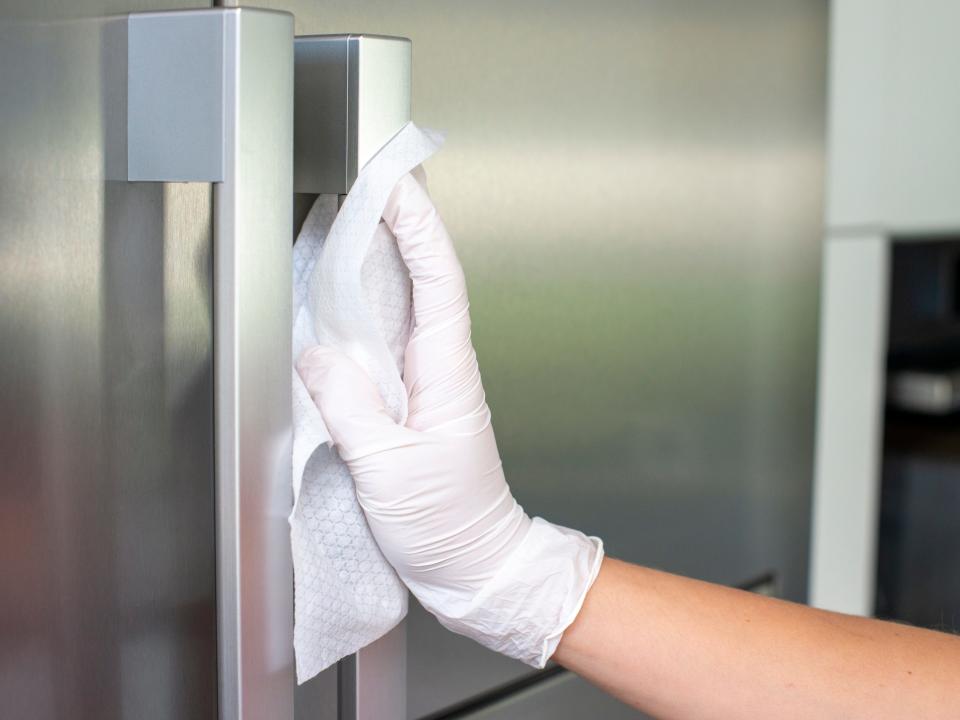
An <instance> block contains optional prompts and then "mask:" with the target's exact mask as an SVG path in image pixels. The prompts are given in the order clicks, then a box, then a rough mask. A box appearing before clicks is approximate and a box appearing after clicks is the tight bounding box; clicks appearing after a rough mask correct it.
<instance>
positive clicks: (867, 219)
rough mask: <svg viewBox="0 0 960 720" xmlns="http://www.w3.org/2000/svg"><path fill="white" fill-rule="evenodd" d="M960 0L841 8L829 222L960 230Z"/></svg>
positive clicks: (835, 9) (871, 1) (834, 39)
mask: <svg viewBox="0 0 960 720" xmlns="http://www.w3.org/2000/svg"><path fill="white" fill-rule="evenodd" d="M958 27H960V2H956V0H836V1H835V2H834V3H833V4H832V15H831V37H830V104H829V107H830V111H829V141H828V151H829V163H828V181H827V187H828V194H827V224H828V226H830V227H831V228H837V227H850V226H864V225H873V226H880V227H883V228H886V229H888V230H890V231H893V232H897V231H906V232H922V231H928V230H939V229H943V228H945V227H949V228H957V227H960V43H958V42H957V41H956V30H957V28H958Z"/></svg>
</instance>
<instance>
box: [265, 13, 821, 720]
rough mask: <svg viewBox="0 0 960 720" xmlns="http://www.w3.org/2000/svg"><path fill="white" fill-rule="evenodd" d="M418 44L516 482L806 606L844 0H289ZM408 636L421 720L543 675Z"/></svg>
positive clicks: (488, 376)
mask: <svg viewBox="0 0 960 720" xmlns="http://www.w3.org/2000/svg"><path fill="white" fill-rule="evenodd" d="M264 2H265V3H266V4H269V5H270V6H272V7H275V8H278V9H284V10H288V11H290V12H293V13H294V14H295V15H296V16H297V30H298V32H299V33H336V32H346V31H362V32H365V33H379V34H386V35H402V36H405V37H409V38H410V39H411V41H412V43H413V82H412V87H413V99H412V109H413V118H414V120H415V121H416V122H417V123H419V124H421V125H425V126H429V127H437V128H440V129H444V130H446V131H448V140H447V144H446V147H445V148H444V150H443V151H442V152H440V153H439V154H438V155H437V156H436V158H435V159H433V160H431V161H430V162H429V163H428V166H427V173H428V176H429V184H430V189H431V192H432V194H433V196H434V198H435V199H436V202H437V205H438V207H439V209H440V212H441V213H442V215H443V217H444V220H445V221H446V223H447V225H448V227H449V229H450V231H451V234H452V236H453V238H454V240H455V242H456V244H457V251H458V253H459V255H460V258H461V260H462V262H463V264H464V267H465V270H466V274H467V279H468V284H469V290H470V300H471V313H472V315H473V331H474V341H475V344H476V347H477V352H478V354H479V358H480V366H481V368H482V371H483V378H484V385H485V388H486V391H487V397H488V400H489V403H490V406H491V408H492V410H493V417H494V424H495V426H496V430H497V440H498V444H499V447H500V450H501V454H502V457H503V461H504V467H505V469H506V473H507V478H508V480H509V482H510V484H511V487H512V488H513V490H514V492H515V494H516V496H517V498H518V499H519V500H520V502H522V503H523V505H524V507H525V508H526V510H527V511H528V512H530V513H531V514H536V515H542V516H544V517H546V518H548V519H550V520H552V521H554V522H559V523H562V524H566V525H570V526H573V527H576V528H579V529H581V530H584V531H586V532H589V533H593V534H597V535H599V536H601V537H603V538H604V540H605V541H606V543H607V547H608V549H609V552H610V553H611V554H612V555H615V556H618V557H622V558H626V559H629V560H634V561H638V562H643V563H648V564H652V565H655V566H658V567H661V568H665V569H669V570H673V571H677V572H681V573H687V574H690V575H694V576H697V577H701V578H705V579H709V580H716V581H720V582H724V583H731V584H736V583H742V582H745V581H747V580H749V579H750V578H752V577H754V576H757V575H761V574H763V573H765V572H767V571H773V572H775V574H776V576H777V583H778V591H779V593H780V594H782V595H785V596H786V597H790V598H794V599H802V598H803V597H804V595H805V592H806V581H805V578H806V566H807V547H808V527H809V507H810V476H811V472H812V468H811V464H812V443H813V410H814V398H815V378H816V356H817V310H818V286H819V267H820V238H821V235H822V232H821V223H822V217H823V208H822V194H823V154H824V139H823V138H824V114H825V113H824V110H825V107H824V105H825V75H826V44H827V9H828V7H827V3H826V2H810V1H808V0H787V1H786V2H777V3H769V2H764V0H725V1H724V2H717V1H716V0H689V1H686V2H676V1H675V0H653V1H651V2H643V3H637V2H633V1H631V0H603V1H602V2H594V3H584V2H582V0H555V1H554V2H550V3H544V2H539V1H534V0H522V1H520V2H517V1H511V2H505V1H503V2H500V1H497V2H487V3H458V4H455V5H451V4H450V3H446V2H442V0H416V1H414V2H408V3H395V2H389V1H387V0H371V1H370V2H364V3H316V2H313V1H312V0H264ZM417 612H418V611H416V610H414V611H413V613H414V614H413V616H412V617H411V618H410V620H409V621H408V628H407V629H408V633H407V636H408V666H407V674H408V679H409V684H408V708H409V713H410V716H411V717H420V716H423V715H426V714H428V713H431V712H434V711H437V710H440V709H442V708H443V707H446V706H448V705H450V704H452V703H456V702H458V701H460V700H462V699H463V698H464V697H467V696H470V695H475V694H478V693H483V692H487V691H488V690H490V689H491V688H493V687H496V686H498V685H500V684H501V683H503V682H506V681H509V680H512V679H514V678H517V677H519V676H522V675H523V674H525V673H529V672H530V669H529V668H527V667H525V666H523V665H520V664H519V663H514V662H511V661H508V660H505V659H503V658H501V657H498V656H495V655H493V654H492V653H488V652H486V651H485V650H483V649H481V648H479V647H478V646H475V645H473V644H472V643H470V642H469V641H467V640H464V639H463V638H459V637H456V636H454V635H452V634H450V633H449V632H447V631H445V630H443V629H442V628H441V627H439V625H438V624H437V623H436V622H435V621H434V620H433V619H432V618H430V617H429V616H426V615H423V614H420V615H418V614H416V613H417Z"/></svg>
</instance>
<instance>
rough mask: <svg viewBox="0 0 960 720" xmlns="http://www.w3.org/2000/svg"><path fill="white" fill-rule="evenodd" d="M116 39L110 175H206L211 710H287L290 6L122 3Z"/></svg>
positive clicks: (231, 713) (236, 719) (282, 717)
mask: <svg viewBox="0 0 960 720" xmlns="http://www.w3.org/2000/svg"><path fill="white" fill-rule="evenodd" d="M126 35H127V38H126V41H127V53H126V59H127V73H126V82H127V84H126V88H125V92H124V91H123V90H119V91H118V92H121V93H122V94H125V96H126V97H125V100H126V102H125V103H123V104H120V103H118V105H120V107H123V109H124V112H125V118H122V119H117V118H114V121H113V127H114V128H116V129H117V137H114V138H108V143H107V147H108V150H107V158H106V170H107V177H109V178H111V179H115V180H127V181H151V182H157V181H165V182H170V181H192V182H212V183H214V252H213V256H214V281H213V287H214V289H213V295H214V297H213V304H214V312H213V324H214V328H213V335H214V361H213V362H214V416H215V421H214V453H215V468H216V469H215V476H216V477H215V482H216V503H217V508H216V518H217V520H216V521H217V602H218V646H219V648H218V652H219V695H220V717H221V718H223V719H224V720H240V718H266V717H269V718H272V719H274V720H292V718H293V690H294V664H293V571H292V564H291V558H290V544H289V528H288V525H287V516H288V515H289V512H290V507H291V502H292V494H291V486H290V474H291V423H292V420H291V412H292V411H291V402H290V367H291V333H290V328H291V322H292V321H291V304H292V297H291V296H292V289H291V283H292V279H291V275H292V269H291V243H290V238H291V236H292V233H293V228H292V223H293V220H292V213H293V16H292V15H290V14H289V13H280V12H272V11H265V10H256V9H249V8H242V9H241V8H217V9H210V10H187V11H174V12H158V13H134V14H131V15H129V16H128V17H127V19H126ZM118 110H119V108H118Z"/></svg>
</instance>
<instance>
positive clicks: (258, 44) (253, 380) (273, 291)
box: [214, 8, 294, 720]
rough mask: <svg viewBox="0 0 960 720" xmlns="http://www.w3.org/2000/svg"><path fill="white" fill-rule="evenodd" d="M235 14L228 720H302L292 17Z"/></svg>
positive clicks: (224, 411)
mask: <svg viewBox="0 0 960 720" xmlns="http://www.w3.org/2000/svg"><path fill="white" fill-rule="evenodd" d="M216 12H220V13H222V14H223V19H224V25H223V43H224V60H225V61H224V71H225V73H224V83H223V87H224V124H223V133H224V134H223V144H224V168H223V169H224V174H223V175H224V182H222V183H216V184H215V185H214V238H215V248H214V350H215V351H214V400H215V457H216V475H217V484H216V487H217V558H218V565H217V590H218V623H219V650H220V654H219V668H220V708H219V710H220V717H221V718H226V719H228V720H240V719H241V718H247V719H251V718H272V719H273V720H288V719H292V718H293V712H294V710H293V703H294V698H293V688H294V665H293V566H292V559H291V556H290V529H289V526H288V524H287V517H288V516H289V514H290V509H291V507H292V504H293V493H292V489H291V486H290V476H291V472H292V470H291V443H292V407H291V402H290V367H291V364H292V349H291V335H290V328H291V326H292V324H293V321H292V307H291V304H292V295H293V291H292V287H291V283H292V274H293V268H292V244H291V242H290V237H291V234H292V233H293V227H292V223H293V18H292V17H291V16H290V15H289V14H286V13H277V12H269V11H261V10H251V9H246V8H237V9H225V10H220V11H216Z"/></svg>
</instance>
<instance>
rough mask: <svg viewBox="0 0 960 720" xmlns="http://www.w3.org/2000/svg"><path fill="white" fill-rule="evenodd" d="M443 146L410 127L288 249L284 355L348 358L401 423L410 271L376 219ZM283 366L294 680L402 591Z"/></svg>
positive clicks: (396, 614) (308, 403) (367, 636)
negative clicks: (289, 432) (318, 352)
mask: <svg viewBox="0 0 960 720" xmlns="http://www.w3.org/2000/svg"><path fill="white" fill-rule="evenodd" d="M442 142H443V139H442V135H441V134H439V133H436V132H432V131H428V130H421V129H420V128H418V127H417V126H415V125H414V124H413V123H408V124H407V125H406V126H404V128H403V129H402V130H401V131H400V132H399V133H397V135H395V136H394V137H393V139H391V140H390V141H389V142H388V143H387V144H386V145H385V146H384V147H383V148H382V149H381V150H380V151H379V152H378V153H377V154H376V155H375V156H374V157H373V158H372V159H371V160H370V162H369V163H367V165H366V166H364V168H363V169H362V170H361V171H360V173H359V175H358V177H357V180H356V182H355V183H354V185H353V188H352V189H351V190H350V192H349V194H348V195H347V197H346V200H345V201H344V203H343V206H342V207H341V209H340V211H339V213H338V212H337V197H336V196H334V195H321V196H320V197H319V198H318V199H317V201H316V203H315V204H314V206H313V208H312V209H311V211H310V214H309V215H308V217H307V219H306V221H305V222H304V225H303V229H302V230H301V232H300V235H299V237H298V238H297V241H296V243H295V245H294V249H293V322H294V324H293V358H294V361H296V359H297V358H298V357H299V356H300V354H301V353H302V352H303V351H304V349H306V348H307V347H310V346H312V345H316V344H318V343H321V344H324V345H328V346H330V347H334V348H337V349H339V350H340V351H342V352H344V353H346V354H347V355H349V356H350V357H351V358H352V359H353V360H354V361H356V362H357V363H358V364H359V365H360V366H361V367H362V368H363V369H364V370H365V371H366V372H367V374H368V375H369V376H370V377H371V378H372V379H373V380H374V382H375V383H376V385H377V387H378V389H379V390H380V394H381V396H382V397H383V399H384V401H385V403H386V405H387V407H388V409H389V410H390V412H391V414H392V415H393V416H394V418H395V419H396V420H397V422H400V423H402V422H404V421H405V419H406V414H407V395H406V390H405V388H404V385H403V379H402V375H401V374H402V371H403V367H402V364H403V354H404V349H405V348H406V344H407V340H408V338H409V335H410V330H411V312H410V299H411V298H410V293H411V288H410V276H409V272H408V271H407V268H406V266H405V265H404V262H403V259H402V258H401V257H400V253H399V250H398V248H397V243H396V240H395V239H394V237H393V235H392V234H391V233H390V231H389V230H388V229H387V228H386V226H385V225H384V224H383V223H382V222H381V214H382V212H383V209H384V206H385V205H386V202H387V198H388V197H389V195H390V193H391V191H392V190H393V188H394V186H395V185H396V183H397V181H398V180H399V179H400V178H401V177H402V176H403V175H405V174H406V173H408V172H411V171H412V170H414V169H415V168H417V167H418V166H419V165H420V163H422V162H423V161H424V160H426V159H427V158H428V157H430V156H431V155H432V154H433V153H434V152H435V151H436V150H437V149H438V148H439V147H440V145H441V144H442ZM421 177H422V176H421ZM291 373H292V382H293V420H294V442H293V490H294V507H293V512H292V513H291V515H290V535H291V543H292V549H293V566H294V584H295V588H294V597H295V617H294V622H295V628H294V649H295V652H296V663H297V680H298V682H300V683H303V682H305V681H307V680H309V679H310V678H311V677H313V676H314V675H316V674H317V673H319V672H320V671H322V670H324V669H325V668H327V667H329V666H330V665H332V664H333V663H335V662H336V661H338V660H340V659H341V658H343V657H346V656H347V655H350V654H352V653H354V652H356V651H357V650H359V649H360V648H362V647H364V646H365V645H368V644H370V643H371V642H373V641H374V640H377V639H378V638H380V637H381V636H383V635H384V634H386V633H387V632H388V631H390V630H391V629H392V628H393V627H394V626H396V624H397V623H399V622H400V621H401V620H402V619H403V618H404V616H405V615H406V612H407V591H406V588H405V587H404V586H403V583H401V582H400V579H399V578H398V577H397V575H396V573H395V572H394V570H393V568H391V567H390V565H389V563H388V562H387V561H386V559H385V558H384V557H383V554H382V553H381V552H380V550H379V548H378V547H377V544H376V542H375V541H374V539H373V536H372V535H371V534H370V529H369V528H368V526H367V522H366V519H365V518H364V515H363V511H362V509H361V508H360V505H359V503H358V502H357V497H356V492H355V490H354V485H353V480H352V479H351V477H350V473H349V471H348V470H347V467H346V466H345V465H344V464H343V462H342V461H341V460H340V458H339V456H338V455H337V453H336V452H335V451H334V450H333V449H331V448H330V447H329V446H328V445H327V443H328V442H329V439H330V437H329V434H328V433H327V429H326V426H325V425H324V423H323V418H322V417H321V415H320V412H319V411H318V410H317V408H316V405H315V404H314V402H313V400H312V399H311V398H310V395H309V394H308V393H307V390H306V388H305V387H304V385H303V381H302V380H301V379H300V376H299V375H298V374H297V371H296V369H295V368H291Z"/></svg>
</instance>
